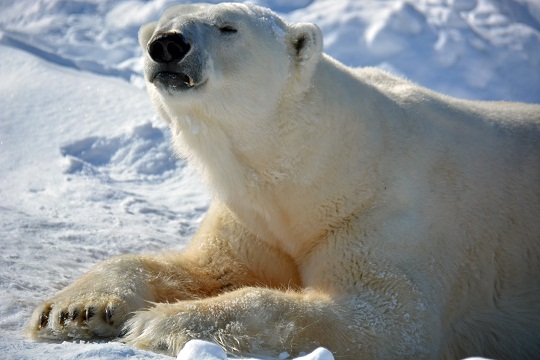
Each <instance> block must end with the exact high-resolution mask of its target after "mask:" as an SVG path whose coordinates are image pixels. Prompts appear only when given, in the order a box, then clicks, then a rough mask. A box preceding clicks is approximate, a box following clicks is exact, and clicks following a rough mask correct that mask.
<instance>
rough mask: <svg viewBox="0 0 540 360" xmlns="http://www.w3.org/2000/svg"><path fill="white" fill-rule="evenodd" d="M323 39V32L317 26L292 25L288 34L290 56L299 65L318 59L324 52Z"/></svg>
mask: <svg viewBox="0 0 540 360" xmlns="http://www.w3.org/2000/svg"><path fill="white" fill-rule="evenodd" d="M322 39H323V36H322V31H321V29H319V27H318V26H317V25H315V24H311V23H300V24H292V25H290V28H289V32H288V33H287V43H288V44H287V45H288V51H289V55H290V56H291V58H292V59H294V60H295V61H296V63H297V64H299V65H302V64H306V63H308V62H310V60H315V59H318V58H319V57H320V55H321V54H322V51H323V40H322Z"/></svg>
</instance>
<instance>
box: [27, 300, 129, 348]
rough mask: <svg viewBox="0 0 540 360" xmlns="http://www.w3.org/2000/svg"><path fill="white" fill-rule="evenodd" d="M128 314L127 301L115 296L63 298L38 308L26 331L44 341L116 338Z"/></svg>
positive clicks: (45, 303) (47, 302) (50, 301)
mask: <svg viewBox="0 0 540 360" xmlns="http://www.w3.org/2000/svg"><path fill="white" fill-rule="evenodd" d="M129 312H130V310H129V309H128V306H127V304H126V302H125V301H122V300H121V299H118V298H115V297H107V296H100V297H97V298H93V299H84V297H81V298H71V297H66V298H64V297H61V296H60V297H56V298H52V299H50V300H49V301H46V302H44V303H42V304H41V305H40V306H38V308H37V309H36V310H35V311H34V314H33V315H32V318H31V320H30V323H29V326H28V328H27V331H28V332H29V334H30V336H32V337H33V338H45V339H69V338H77V339H87V338H92V337H96V336H97V337H115V336H117V335H118V333H119V331H120V328H121V326H122V325H123V324H124V322H125V321H126V319H127V317H128V316H129Z"/></svg>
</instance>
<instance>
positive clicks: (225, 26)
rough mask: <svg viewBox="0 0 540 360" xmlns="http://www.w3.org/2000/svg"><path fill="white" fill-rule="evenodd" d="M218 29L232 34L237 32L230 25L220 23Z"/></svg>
mask: <svg viewBox="0 0 540 360" xmlns="http://www.w3.org/2000/svg"><path fill="white" fill-rule="evenodd" d="M219 31H221V32H222V33H223V34H233V33H235V32H238V30H237V29H236V28H235V27H234V26H232V25H221V26H220V27H219Z"/></svg>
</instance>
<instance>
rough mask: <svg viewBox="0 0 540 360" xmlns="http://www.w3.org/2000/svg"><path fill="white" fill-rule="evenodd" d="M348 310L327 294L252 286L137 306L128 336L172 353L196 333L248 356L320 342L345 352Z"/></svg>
mask: <svg viewBox="0 0 540 360" xmlns="http://www.w3.org/2000/svg"><path fill="white" fill-rule="evenodd" d="M347 313H348V311H347V309H343V308H341V307H340V306H336V304H334V303H333V301H331V300H330V299H328V298H327V297H326V296H325V295H323V294H319V293H315V292H313V293H308V292H301V293H298V292H286V291H279V290H273V289H268V288H254V287H248V288H243V289H239V290H235V291H232V292H229V293H226V294H223V295H220V296H217V297H213V298H208V299H204V300H195V301H181V302H177V303H174V304H157V305H156V306H155V307H153V308H150V309H148V310H145V311H140V312H137V313H136V314H135V316H134V317H133V318H131V319H130V320H129V321H128V322H127V323H126V329H125V330H126V335H125V337H124V338H123V339H122V341H123V342H125V343H128V344H131V345H134V346H136V347H139V348H143V349H148V350H153V351H159V352H165V353H167V354H169V355H171V356H177V354H178V352H179V351H180V350H181V349H182V347H183V346H184V345H185V343H186V342H187V341H189V340H192V339H204V340H209V341H212V342H215V343H217V344H220V345H221V346H222V347H223V348H224V349H225V350H226V351H227V352H228V353H230V354H235V355H244V356H246V355H252V354H257V355H268V356H278V355H279V354H280V353H281V352H282V351H284V350H286V351H288V352H289V353H291V354H298V353H300V352H308V351H312V350H313V349H315V348H316V347H319V346H327V347H330V348H332V349H333V350H334V351H335V350H340V351H342V353H343V354H345V353H347V351H351V350H352V348H351V344H353V343H352V341H351V338H350V337H349V336H348V334H350V331H347V325H349V320H350V318H351V317H350V316H348V315H347ZM349 315H350V314H349ZM347 349H348V350H347Z"/></svg>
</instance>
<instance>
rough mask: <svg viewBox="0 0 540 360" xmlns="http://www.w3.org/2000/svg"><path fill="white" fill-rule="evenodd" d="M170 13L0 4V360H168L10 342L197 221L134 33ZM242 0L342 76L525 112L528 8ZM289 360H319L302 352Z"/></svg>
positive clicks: (531, 43) (534, 63)
mask: <svg viewBox="0 0 540 360" xmlns="http://www.w3.org/2000/svg"><path fill="white" fill-rule="evenodd" d="M183 2H190V1H183ZM210 2H217V1H210ZM173 3H177V1H173V0H150V1H139V0H128V1H120V0H111V1H105V0H77V1H71V0H42V1H35V0H19V1H13V2H12V1H0V59H1V61H0V78H1V79H2V81H1V82H0V329H1V331H0V353H1V354H2V355H1V357H2V358H7V359H11V358H16V359H55V360H56V359H74V358H80V359H119V358H136V359H164V358H167V357H165V356H163V355H159V354H154V353H150V352H146V351H142V350H138V349H133V348H130V347H128V346H126V345H123V344H120V343H116V342H100V341H93V342H85V341H74V342H58V343H54V342H33V341H29V340H27V339H25V338H24V337H23V336H22V334H21V332H22V329H23V327H24V325H25V323H26V321H27V319H28V318H29V316H30V314H31V312H32V311H33V309H34V307H35V306H36V305H37V304H38V303H39V302H40V301H42V300H44V299H45V298H47V297H49V296H51V295H53V294H54V293H55V292H56V291H58V290H60V289H61V288H63V287H64V286H66V285H68V284H69V283H71V282H72V281H73V280H74V279H75V278H77V277H78V276H80V274H82V273H83V272H84V271H86V270H88V269H89V268H90V267H91V266H92V265H93V264H95V263H97V262H99V261H102V260H104V259H107V258H109V257H110V256H112V255H116V254H124V253H140V252H155V251H174V250H180V249H181V248H182V247H183V246H184V245H185V244H186V242H187V241H188V240H189V238H190V236H191V235H192V234H193V233H194V231H195V229H196V228H197V226H198V224H199V223H200V221H201V219H202V217H203V216H204V214H205V212H206V210H207V208H208V204H209V195H208V192H207V191H206V189H205V188H204V186H203V185H202V184H201V182H200V179H199V177H198V176H197V175H196V174H194V173H193V172H192V171H191V170H190V168H188V167H186V164H185V162H184V161H182V160H177V159H175V157H174V156H173V154H172V152H171V148H170V135H169V132H168V129H167V128H166V126H165V124H164V122H162V121H161V120H160V119H158V118H157V117H156V116H155V115H154V111H153V110H152V108H151V105H150V102H149V100H148V99H147V96H146V93H145V92H144V91H143V89H142V88H143V81H142V62H141V52H140V50H139V48H138V45H137V31H138V28H139V26H140V25H142V24H144V23H146V22H148V21H152V20H156V19H157V18H158V17H159V15H160V14H161V13H162V12H163V10H164V9H165V8H167V7H168V6H170V5H172V4H173ZM255 3H257V4H260V5H263V6H267V7H270V8H272V9H273V10H275V11H276V12H278V13H279V14H280V15H282V16H283V17H285V18H286V19H288V20H291V21H295V22H299V21H304V22H305V21H308V22H315V23H317V24H318V25H319V26H320V27H321V29H322V30H323V32H324V35H325V50H326V52H328V53H329V54H331V55H332V56H334V57H336V58H337V59H339V60H340V61H342V62H344V63H345V64H347V65H352V66H368V65H369V66H379V67H382V68H385V69H387V70H389V71H392V72H394V73H397V74H400V75H403V76H406V77H407V78H409V79H411V80H413V81H416V82H419V83H420V84H422V85H424V86H427V87H430V88H432V89H435V90H438V91H441V92H444V93H446V94H449V95H453V96H458V97H465V98H469V99H488V100H507V101H524V102H535V103H539V102H540V2H538V1H537V0H418V1H394V0H386V1H381V0H365V1H356V0H332V1H329V0H315V1H313V0H294V1H291V0H258V1H255ZM184 351H185V352H186V353H188V355H186V356H185V357H183V355H182V356H181V355H179V358H181V359H184V358H185V359H188V358H190V357H189V356H191V358H197V359H201V358H202V356H203V354H206V356H207V358H208V359H224V358H225V357H224V356H225V355H224V354H223V352H222V350H221V349H219V347H217V346H216V345H213V344H209V343H205V342H193V343H190V344H189V345H188V346H187V347H186V348H185V349H184ZM212 356H213V357H212ZM279 358H280V359H287V358H289V354H288V353H286V352H285V351H283V352H282V353H281V355H280V357H279ZM169 359H170V358H169ZM301 359H304V360H308V359H309V360H316V359H317V360H327V359H332V355H331V354H330V353H329V352H328V351H327V350H325V349H314V352H313V353H311V354H308V355H306V357H303V358H301Z"/></svg>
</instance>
